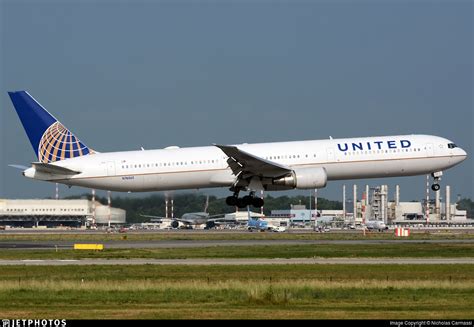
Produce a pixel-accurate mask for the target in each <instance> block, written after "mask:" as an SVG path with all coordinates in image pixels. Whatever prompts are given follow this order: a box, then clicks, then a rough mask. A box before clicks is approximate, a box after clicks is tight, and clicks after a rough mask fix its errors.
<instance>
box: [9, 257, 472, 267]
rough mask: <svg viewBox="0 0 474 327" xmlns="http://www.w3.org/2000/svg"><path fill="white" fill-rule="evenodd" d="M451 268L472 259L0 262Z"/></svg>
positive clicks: (19, 263) (16, 263)
mask: <svg viewBox="0 0 474 327" xmlns="http://www.w3.org/2000/svg"><path fill="white" fill-rule="evenodd" d="M295 264H298V265H301V264H306V265H328V264H329V265H453V264H474V258H293V259H81V260H0V266H67V265H74V266H89V265H117V266H121V265H189V266H209V265H231V266H244V265H295Z"/></svg>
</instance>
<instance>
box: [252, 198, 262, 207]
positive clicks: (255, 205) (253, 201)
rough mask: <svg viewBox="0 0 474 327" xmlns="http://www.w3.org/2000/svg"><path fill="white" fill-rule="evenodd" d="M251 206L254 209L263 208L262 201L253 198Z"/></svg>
mask: <svg viewBox="0 0 474 327" xmlns="http://www.w3.org/2000/svg"><path fill="white" fill-rule="evenodd" d="M252 205H253V206H254V207H255V208H261V207H263V199H261V198H253V199H252Z"/></svg>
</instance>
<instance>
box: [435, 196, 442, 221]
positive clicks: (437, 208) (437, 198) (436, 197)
mask: <svg viewBox="0 0 474 327" xmlns="http://www.w3.org/2000/svg"><path fill="white" fill-rule="evenodd" d="M434 193H435V214H436V219H438V220H441V212H440V210H439V196H440V193H441V191H439V190H438V191H435V192H434Z"/></svg>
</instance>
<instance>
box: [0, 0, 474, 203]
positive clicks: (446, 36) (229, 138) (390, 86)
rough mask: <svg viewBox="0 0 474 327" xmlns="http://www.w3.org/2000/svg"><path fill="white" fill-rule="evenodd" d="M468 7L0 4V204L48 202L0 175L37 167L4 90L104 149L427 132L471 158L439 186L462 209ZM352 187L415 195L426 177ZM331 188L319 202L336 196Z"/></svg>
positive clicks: (468, 175)
mask: <svg viewBox="0 0 474 327" xmlns="http://www.w3.org/2000/svg"><path fill="white" fill-rule="evenodd" d="M473 9H474V8H473V2H472V1H467V0H466V1H408V0H407V1H388V0H384V1H151V0H149V1H85V0H84V1H22V0H20V1H13V0H0V15H1V16H0V42H1V43H0V45H1V57H0V94H1V96H0V105H1V108H0V122H1V125H0V128H1V132H0V146H1V151H0V198H2V197H6V198H16V197H19V198H30V197H36V198H41V197H45V196H51V195H53V194H54V185H53V184H49V183H42V182H37V181H31V180H28V179H25V178H23V177H22V176H21V174H19V172H18V171H16V170H14V169H12V168H9V167H8V166H7V165H8V164H10V163H16V164H28V163H30V162H32V161H34V160H35V159H36V158H35V155H34V153H33V151H32V149H31V146H30V144H29V142H28V139H27V137H26V135H25V133H24V131H23V129H22V127H21V124H20V122H19V120H18V118H17V117H16V114H15V112H14V110H13V108H12V105H11V103H10V100H9V98H8V96H7V93H6V92H7V91H11V90H20V89H26V90H28V91H29V92H30V93H31V94H32V95H33V96H34V97H35V98H36V99H37V100H38V101H40V102H41V103H42V105H43V106H45V107H46V108H47V109H48V110H49V111H50V112H51V113H52V114H54V115H55V116H56V117H57V118H58V119H59V120H60V121H61V122H62V123H63V124H64V125H66V126H67V127H68V128H70V129H71V130H72V131H73V132H74V133H75V134H76V135H77V136H78V137H79V138H80V139H81V140H82V141H84V142H85V143H86V144H87V145H88V146H90V147H92V148H94V149H96V150H98V151H102V152H105V151H115V150H133V149H139V148H140V147H141V146H143V147H144V148H146V149H152V148H162V147H165V146H169V145H179V146H197V145H208V144H211V143H229V144H230V143H241V142H249V143H251V142H266V141H284V140H305V139H322V138H327V137H328V136H329V135H331V136H333V137H355V136H369V135H392V134H412V133H414V134H415V133H416V134H434V135H439V136H442V137H446V138H448V139H451V140H453V141H455V142H456V143H457V144H459V145H460V146H461V147H463V148H464V149H465V150H466V151H468V153H470V154H471V157H470V158H469V159H468V160H466V161H465V162H464V163H462V164H461V165H460V166H457V167H455V168H453V169H450V170H448V171H446V172H445V176H444V178H443V184H450V185H451V188H452V194H461V195H462V196H465V197H471V198H474V193H473V171H474V161H473V159H472V152H473V151H472V150H473V141H474V134H473V127H472V126H473V122H474V121H473V111H474V105H473V102H474V101H473V89H474V83H473V75H474V72H473V30H474V28H473V12H474V11H473ZM345 183H346V184H347V185H351V184H352V183H353V181H346V182H345ZM356 183H357V184H359V189H361V187H362V186H363V185H365V184H366V183H368V184H369V185H378V184H381V183H385V184H388V185H389V188H390V190H389V191H393V189H394V185H395V184H400V185H401V197H402V200H411V199H420V198H423V197H424V190H425V177H424V176H419V177H404V178H393V179H381V180H363V181H356ZM341 185H342V182H335V183H330V184H329V185H328V187H327V188H326V189H324V190H321V191H320V192H319V194H320V196H323V197H327V198H330V199H339V198H340V193H341V192H340V190H341ZM85 191H86V190H85V189H80V188H74V187H73V188H72V189H70V190H68V189H67V188H66V187H61V194H62V195H71V194H76V193H82V192H85ZM211 193H212V194H218V195H225V194H226V192H225V191H224V190H222V191H212V192H211ZM274 195H277V194H274Z"/></svg>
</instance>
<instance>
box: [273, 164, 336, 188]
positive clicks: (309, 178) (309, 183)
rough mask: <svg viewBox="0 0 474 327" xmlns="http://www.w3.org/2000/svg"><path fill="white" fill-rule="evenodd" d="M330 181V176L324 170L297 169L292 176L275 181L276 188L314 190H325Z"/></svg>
mask: <svg viewBox="0 0 474 327" xmlns="http://www.w3.org/2000/svg"><path fill="white" fill-rule="evenodd" d="M327 181H328V175H327V174H326V169H324V168H296V169H295V170H293V171H292V172H291V174H289V175H287V176H285V177H282V178H279V179H275V180H273V184H274V185H275V186H277V185H278V186H281V187H288V188H298V189H312V188H323V187H325V186H326V183H327Z"/></svg>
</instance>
